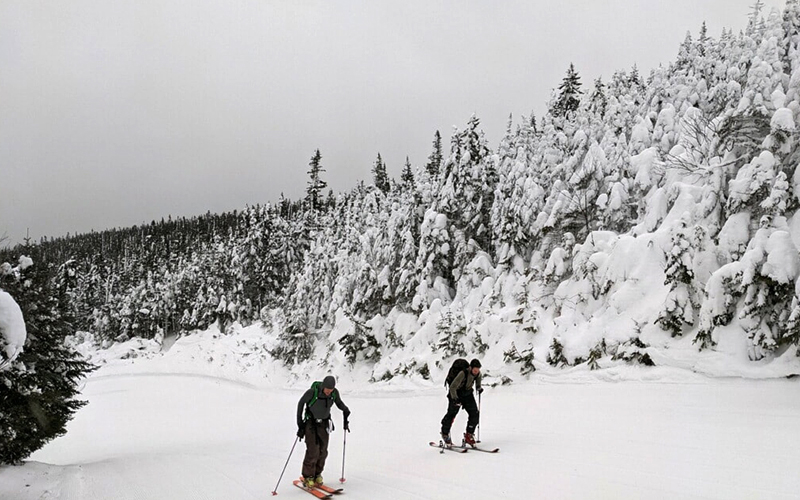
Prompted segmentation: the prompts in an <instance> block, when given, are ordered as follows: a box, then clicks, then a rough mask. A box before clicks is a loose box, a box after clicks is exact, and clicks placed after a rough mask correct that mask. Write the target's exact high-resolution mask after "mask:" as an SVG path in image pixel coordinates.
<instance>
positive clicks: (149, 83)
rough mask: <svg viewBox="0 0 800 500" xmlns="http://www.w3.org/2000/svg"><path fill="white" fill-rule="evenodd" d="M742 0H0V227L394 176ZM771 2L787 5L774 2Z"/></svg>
mask: <svg viewBox="0 0 800 500" xmlns="http://www.w3.org/2000/svg"><path fill="white" fill-rule="evenodd" d="M752 3H753V0H669V1H660V0H659V1H655V0H647V1H645V0H607V1H599V0H584V1H577V0H571V1H570V0H558V1H540V0H502V1H498V0H492V1H490V0H486V1H465V0H452V1H442V2H437V1H431V0H402V1H393V2H385V1H380V0H360V1H356V0H352V1H336V0H325V1H298V0H281V1H272V0H249V1H244V0H225V1H222V0H216V1H212V0H115V1H111V2H110V1H104V0H70V1H68V2H62V1H36V0H18V1H9V0H0V236H2V235H3V234H5V235H7V236H8V241H7V243H8V242H11V243H16V242H19V241H21V240H22V238H24V236H25V233H26V228H29V229H30V235H31V237H33V238H34V239H35V240H38V239H39V238H40V237H41V236H45V235H46V236H60V235H64V234H66V233H68V232H69V233H73V234H74V233H76V232H88V231H90V230H91V229H95V230H102V229H107V228H110V227H121V226H130V225H134V224H140V223H142V222H148V221H150V220H153V219H156V220H158V219H160V218H161V217H165V218H166V216H167V215H169V214H171V215H172V216H173V217H174V216H191V215H197V214H201V213H205V212H206V211H209V210H210V211H211V212H222V211H229V210H234V209H241V208H244V207H245V206H246V205H248V204H256V203H266V202H274V201H275V200H277V199H278V197H279V196H280V193H281V192H283V193H285V195H286V196H287V197H290V198H298V197H300V196H302V195H303V193H304V190H305V186H306V181H307V176H306V171H307V170H308V162H309V159H310V158H311V156H312V154H313V152H314V149H316V148H319V149H320V150H321V152H322V164H323V166H324V168H325V169H326V173H325V174H324V179H326V180H327V182H328V184H329V186H330V187H331V188H333V189H334V190H335V191H343V190H347V189H350V188H351V187H353V186H355V184H356V183H357V182H358V181H359V180H362V179H363V180H367V181H369V180H370V179H371V174H370V169H371V167H372V163H373V161H374V159H375V157H376V155H377V153H378V152H380V153H381V155H382V156H383V158H384V160H385V161H386V162H387V164H388V168H389V173H390V174H391V175H393V176H398V175H399V173H400V170H401V168H402V164H403V163H404V161H405V157H406V155H408V156H409V158H410V160H411V163H412V166H414V167H417V166H418V165H420V164H422V163H424V161H425V160H426V158H427V156H428V154H429V153H430V151H431V143H432V140H433V134H434V132H435V131H436V130H437V129H438V130H440V131H441V133H442V136H443V138H444V139H445V140H447V139H449V137H450V135H451V132H452V129H453V126H458V127H460V128H463V127H464V125H465V124H466V122H467V120H468V119H469V117H470V115H471V114H472V113H473V112H474V113H477V115H478V116H479V117H480V118H481V121H482V125H483V128H484V130H485V131H486V135H487V137H488V139H489V141H490V146H491V147H493V148H494V147H496V146H497V143H498V141H499V139H500V137H501V136H502V134H503V132H504V131H505V125H506V122H507V119H508V115H509V113H513V114H514V117H515V119H519V117H520V115H522V114H525V115H528V114H529V113H530V112H531V110H533V111H534V112H536V114H537V116H539V115H541V113H542V112H543V111H544V107H545V102H546V101H547V100H548V98H549V95H550V92H551V90H552V89H553V88H554V87H557V86H558V84H559V83H560V81H561V79H562V78H563V76H564V74H565V72H566V69H567V67H568V66H569V63H570V62H572V63H574V64H575V68H576V69H577V70H578V72H579V73H580V75H581V78H582V80H583V82H584V86H585V88H586V87H589V88H590V87H591V83H592V81H593V80H594V79H595V78H596V77H597V76H602V77H603V78H604V80H607V79H608V78H609V77H610V76H611V74H612V73H613V72H614V71H615V70H617V69H628V68H630V67H631V66H632V65H633V64H638V66H639V68H640V71H641V72H642V74H643V75H647V73H648V72H649V70H650V69H651V68H653V67H655V66H657V65H658V64H659V63H665V64H666V63H668V62H669V61H671V60H673V59H674V57H675V55H676V54H677V51H678V45H679V44H680V42H681V41H682V40H683V38H684V36H685V34H686V31H687V30H690V31H691V32H692V33H693V34H694V35H696V34H697V32H698V29H699V27H700V24H701V23H702V21H703V20H705V21H707V23H708V27H709V32H710V34H711V35H712V36H715V37H717V36H718V35H719V33H720V31H721V30H722V28H723V27H733V28H734V29H735V30H737V31H738V30H739V29H742V28H744V26H745V25H746V20H747V14H748V12H749V6H750V5H751V4H752ZM766 4H767V8H770V7H773V6H774V7H778V8H782V6H783V0H767V2H766Z"/></svg>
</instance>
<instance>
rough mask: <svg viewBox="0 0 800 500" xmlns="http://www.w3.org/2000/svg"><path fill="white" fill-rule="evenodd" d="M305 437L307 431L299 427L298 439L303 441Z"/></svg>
mask: <svg viewBox="0 0 800 500" xmlns="http://www.w3.org/2000/svg"><path fill="white" fill-rule="evenodd" d="M305 435H306V430H305V429H303V428H302V427H298V428H297V437H299V438H300V441H302V440H303V436H305Z"/></svg>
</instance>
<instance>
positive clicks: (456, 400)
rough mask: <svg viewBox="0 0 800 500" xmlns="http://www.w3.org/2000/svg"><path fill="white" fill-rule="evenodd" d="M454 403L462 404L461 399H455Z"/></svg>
mask: <svg viewBox="0 0 800 500" xmlns="http://www.w3.org/2000/svg"><path fill="white" fill-rule="evenodd" d="M453 403H455V404H456V406H461V400H460V399H454V400H453Z"/></svg>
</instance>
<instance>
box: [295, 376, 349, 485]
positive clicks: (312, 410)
mask: <svg viewBox="0 0 800 500" xmlns="http://www.w3.org/2000/svg"><path fill="white" fill-rule="evenodd" d="M333 405H336V406H337V407H338V408H339V409H340V410H342V413H343V414H344V430H345V431H346V432H350V424H349V422H348V418H349V416H350V409H349V408H347V405H345V404H344V402H343V401H342V398H341V396H340V395H339V391H338V390H337V389H336V379H334V378H333V377H332V376H330V375H328V376H327V377H325V378H324V379H323V380H322V382H314V383H313V384H312V385H311V389H309V390H307V391H306V392H305V394H303V397H301V398H300V401H299V402H298V403H297V437H299V438H300V439H303V438H305V440H306V456H305V458H304V459H303V483H304V484H305V486H307V487H309V488H311V487H313V486H314V485H318V484H322V470H323V469H324V468H325V459H326V458H327V457H328V438H329V432H330V431H331V430H332V428H333V423H332V421H331V407H332V406H333Z"/></svg>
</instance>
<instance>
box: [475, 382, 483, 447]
mask: <svg viewBox="0 0 800 500" xmlns="http://www.w3.org/2000/svg"><path fill="white" fill-rule="evenodd" d="M482 392H483V391H481V392H478V415H480V414H481V393H482ZM475 442H476V443H480V442H481V421H480V420H478V439H476V440H475Z"/></svg>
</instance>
